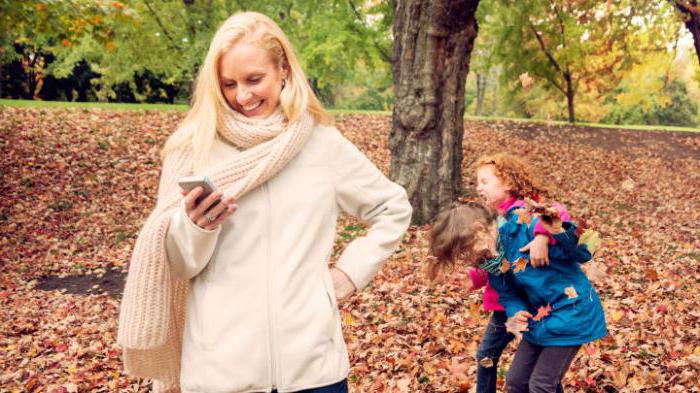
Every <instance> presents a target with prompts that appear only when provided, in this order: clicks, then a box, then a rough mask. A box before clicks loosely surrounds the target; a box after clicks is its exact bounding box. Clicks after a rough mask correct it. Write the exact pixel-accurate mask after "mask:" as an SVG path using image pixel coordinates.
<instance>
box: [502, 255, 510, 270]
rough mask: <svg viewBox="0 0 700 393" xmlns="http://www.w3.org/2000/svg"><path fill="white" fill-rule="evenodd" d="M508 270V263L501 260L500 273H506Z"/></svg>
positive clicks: (505, 260)
mask: <svg viewBox="0 0 700 393" xmlns="http://www.w3.org/2000/svg"><path fill="white" fill-rule="evenodd" d="M508 270H510V262H508V260H507V259H505V258H503V263H501V273H507V272H508Z"/></svg>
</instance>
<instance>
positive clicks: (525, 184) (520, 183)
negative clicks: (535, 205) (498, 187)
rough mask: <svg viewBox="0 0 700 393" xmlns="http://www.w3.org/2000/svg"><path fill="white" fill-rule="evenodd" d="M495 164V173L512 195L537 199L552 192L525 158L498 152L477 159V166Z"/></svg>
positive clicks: (519, 197)
mask: <svg viewBox="0 0 700 393" xmlns="http://www.w3.org/2000/svg"><path fill="white" fill-rule="evenodd" d="M486 165H493V167H494V173H495V174H496V177H498V178H499V179H500V180H501V181H502V182H503V185H505V186H506V187H508V188H510V192H511V195H513V196H514V197H516V198H518V199H523V198H525V197H527V198H532V199H535V200H537V199H538V197H540V196H546V195H548V194H549V193H550V190H549V187H548V186H546V185H545V184H544V182H543V181H542V180H541V179H540V178H539V176H537V175H536V173H535V171H534V170H533V168H532V166H531V165H530V164H529V163H528V162H527V161H525V160H523V159H521V158H518V157H516V156H514V155H511V154H504V153H496V154H492V155H487V156H482V157H479V159H478V160H476V164H475V165H474V167H475V168H477V169H478V168H481V167H482V166H486Z"/></svg>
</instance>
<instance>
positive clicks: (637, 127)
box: [464, 115, 700, 132]
mask: <svg viewBox="0 0 700 393" xmlns="http://www.w3.org/2000/svg"><path fill="white" fill-rule="evenodd" d="M464 118H465V119H467V120H484V121H517V122H522V123H535V124H547V120H544V119H523V118H513V117H498V116H493V117H486V116H472V115H465V116H464ZM552 125H557V126H566V125H570V124H569V122H566V121H558V120H552ZM574 125H576V126H585V127H595V128H612V129H616V130H644V131H683V132H700V128H695V127H676V126H658V125H629V124H602V123H585V122H576V123H575V124H574Z"/></svg>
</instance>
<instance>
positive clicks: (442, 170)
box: [389, 0, 479, 224]
mask: <svg viewBox="0 0 700 393" xmlns="http://www.w3.org/2000/svg"><path fill="white" fill-rule="evenodd" d="M478 5H479V0H438V1H429V0H394V3H393V7H394V54H393V59H392V63H393V79H394V97H395V98H394V111H393V123H392V130H391V135H390V137H389V147H390V149H391V174H390V176H391V178H392V179H393V180H394V181H396V182H397V183H399V184H401V185H402V186H404V187H405V188H406V191H407V192H408V197H409V199H410V201H411V205H412V206H413V219H412V221H413V223H414V224H423V223H426V222H428V221H430V220H431V219H432V218H433V217H434V216H435V215H436V214H437V212H439V211H440V209H442V208H444V207H446V206H447V205H449V204H450V203H451V202H452V201H454V200H455V199H456V198H457V197H458V196H459V195H460V193H461V191H462V176H461V165H462V139H463V136H464V120H463V116H464V82H465V79H466V76H467V73H468V72H469V60H470V56H471V52H472V48H473V46H474V39H475V38H476V34H477V29H478V26H477V23H476V18H475V13H476V8H477V6H478Z"/></svg>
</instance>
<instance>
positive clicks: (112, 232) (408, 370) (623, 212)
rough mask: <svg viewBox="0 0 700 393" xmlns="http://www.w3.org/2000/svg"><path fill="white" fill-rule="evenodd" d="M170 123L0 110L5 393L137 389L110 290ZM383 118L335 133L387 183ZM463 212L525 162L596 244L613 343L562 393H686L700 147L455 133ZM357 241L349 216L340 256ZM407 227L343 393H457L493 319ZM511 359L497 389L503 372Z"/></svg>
mask: <svg viewBox="0 0 700 393" xmlns="http://www.w3.org/2000/svg"><path fill="white" fill-rule="evenodd" d="M182 117H183V114H182V113H179V112H175V111H172V112H156V111H153V112H143V111H114V112H111V111H103V110H81V109H70V110H69V109H15V108H0V179H1V180H2V181H0V195H1V196H2V198H1V199H0V392H5V391H8V392H13V391H29V392H51V393H60V392H83V391H104V392H108V391H109V392H112V391H132V392H145V391H148V382H147V381H138V380H134V379H130V378H127V377H126V376H125V375H124V374H123V373H122V372H121V363H120V355H121V352H120V349H119V348H118V346H117V345H116V344H115V338H116V329H117V316H118V307H119V293H120V291H121V281H122V279H123V273H124V272H125V271H126V268H127V263H128V260H129V256H130V250H131V247H132V246H133V243H134V240H135V237H136V234H137V232H138V230H139V228H140V225H141V223H142V222H143V220H144V219H145V217H146V215H147V213H148V212H149V211H150V209H152V208H153V205H154V195H155V189H156V186H157V181H158V174H159V166H160V163H159V159H158V150H159V147H160V146H162V144H163V143H164V141H165V139H166V137H167V135H168V134H169V133H171V132H172V131H173V130H174V128H175V127H176V125H177V123H178V121H180V120H181V119H182ZM390 124H391V119H390V117H388V116H373V115H341V116H338V118H337V126H338V128H339V129H340V130H341V131H342V132H343V133H344V134H345V135H346V136H347V137H348V138H349V139H351V140H352V141H353V142H355V143H356V144H357V146H358V147H359V148H360V149H361V150H363V151H364V152H365V153H366V154H367V155H368V156H369V157H370V158H371V159H372V161H373V162H374V163H375V164H376V165H377V166H378V167H380V168H381V169H382V170H383V171H385V172H388V167H389V151H388V148H387V143H386V142H387V135H388V131H389V128H390ZM465 129H466V133H465V143H464V154H465V162H464V175H465V197H466V198H470V197H473V196H474V192H473V187H474V178H473V172H472V171H471V169H470V168H469V166H470V165H471V163H473V162H474V160H475V159H476V157H478V156H479V155H481V154H485V153H492V152H496V151H507V152H510V153H513V154H518V155H521V156H524V157H526V158H528V159H529V160H530V161H531V162H532V163H533V164H534V165H535V166H536V167H538V168H539V169H541V170H542V171H543V173H545V174H546V176H545V178H546V179H547V180H548V181H549V182H550V183H551V184H552V185H553V186H554V188H556V189H557V190H558V193H557V199H558V200H560V201H562V202H563V203H565V204H566V205H567V206H568V207H569V209H570V211H571V213H572V215H573V216H574V217H577V218H579V219H585V220H586V221H587V222H588V223H589V224H591V225H592V226H594V227H596V228H597V229H598V230H599V231H600V233H601V235H602V236H603V238H604V248H603V250H601V251H600V253H599V255H598V256H597V258H596V260H597V264H598V266H599V267H602V269H604V270H606V271H607V277H606V278H605V279H602V280H599V281H597V282H596V287H597V289H598V290H599V292H600V294H601V298H602V299H603V303H604V307H605V311H606V314H607V315H606V316H607V321H608V327H609V332H610V334H609V336H608V337H607V338H606V339H603V340H601V341H598V342H596V343H594V344H592V345H587V346H585V347H584V349H583V350H582V351H581V352H580V353H579V355H578V356H577V358H576V360H575V361H574V364H573V366H572V368H571V369H570V371H569V373H568V374H567V376H566V378H565V381H564V383H565V387H566V388H567V389H568V391H574V392H615V391H620V392H637V391H648V392H661V391H664V392H666V391H669V392H697V391H698V387H697V386H698V384H697V374H698V372H699V371H700V342H699V341H698V337H700V296H699V295H698V290H700V281H699V277H700V272H699V270H700V268H699V266H700V263H699V261H700V240H699V238H700V209H698V203H697V201H698V197H697V195H698V193H699V192H700V172H699V171H698V168H699V167H700V134H691V133H665V132H648V131H621V130H601V129H589V128H581V127H568V126H567V127H560V126H551V127H548V126H546V125H543V124H527V123H513V122H486V121H479V122H467V123H466V124H465ZM363 232H364V229H363V226H362V225H360V224H358V223H357V222H355V221H353V220H352V219H348V218H344V219H342V220H341V222H340V223H339V225H338V235H339V236H338V242H337V245H336V247H337V248H336V249H337V250H340V249H342V247H343V246H344V244H346V243H347V242H348V241H350V240H351V239H353V238H354V237H355V236H357V235H361V234H362V233H363ZM425 257H426V231H425V228H417V227H412V228H411V229H410V231H409V233H408V234H407V236H406V238H405V239H404V241H403V243H402V245H401V247H400V249H399V250H398V251H397V253H396V254H395V255H394V257H393V258H392V259H391V260H390V261H388V262H387V264H386V265H385V267H384V268H383V269H382V271H381V272H380V273H379V275H378V276H377V277H376V279H375V280H374V281H373V283H372V284H371V285H370V287H369V288H367V289H366V290H364V291H362V292H361V293H360V294H357V295H355V296H354V297H353V298H352V299H350V300H349V301H347V302H345V303H344V304H343V305H342V308H343V309H342V315H343V323H344V325H345V326H344V328H345V329H344V330H345V336H346V340H347V343H348V347H349V352H350V354H351V362H352V370H351V375H350V385H351V391H352V392H453V391H469V389H470V388H471V387H472V386H473V384H474V382H475V378H476V376H475V372H476V363H475V360H474V352H475V349H476V345H477V344H478V342H479V339H480V336H481V332H482V330H483V327H484V325H485V323H486V320H487V317H488V316H487V314H485V313H484V312H483V311H480V310H479V308H480V300H481V294H480V293H469V292H466V291H465V290H464V289H463V288H462V286H461V280H460V277H462V276H461V274H462V273H459V272H458V273H457V274H456V275H455V277H454V278H453V279H451V280H449V281H448V282H446V283H442V284H436V285H430V284H429V283H427V282H426V281H425V280H424V278H423V276H422V274H421V267H422V263H423V262H424V260H425ZM512 351H513V348H512V346H511V348H509V349H508V350H507V352H506V354H505V355H504V358H503V361H502V363H501V364H500V365H499V368H500V375H503V374H504V373H505V368H506V367H507V365H508V364H509V362H510V359H511V357H512Z"/></svg>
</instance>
